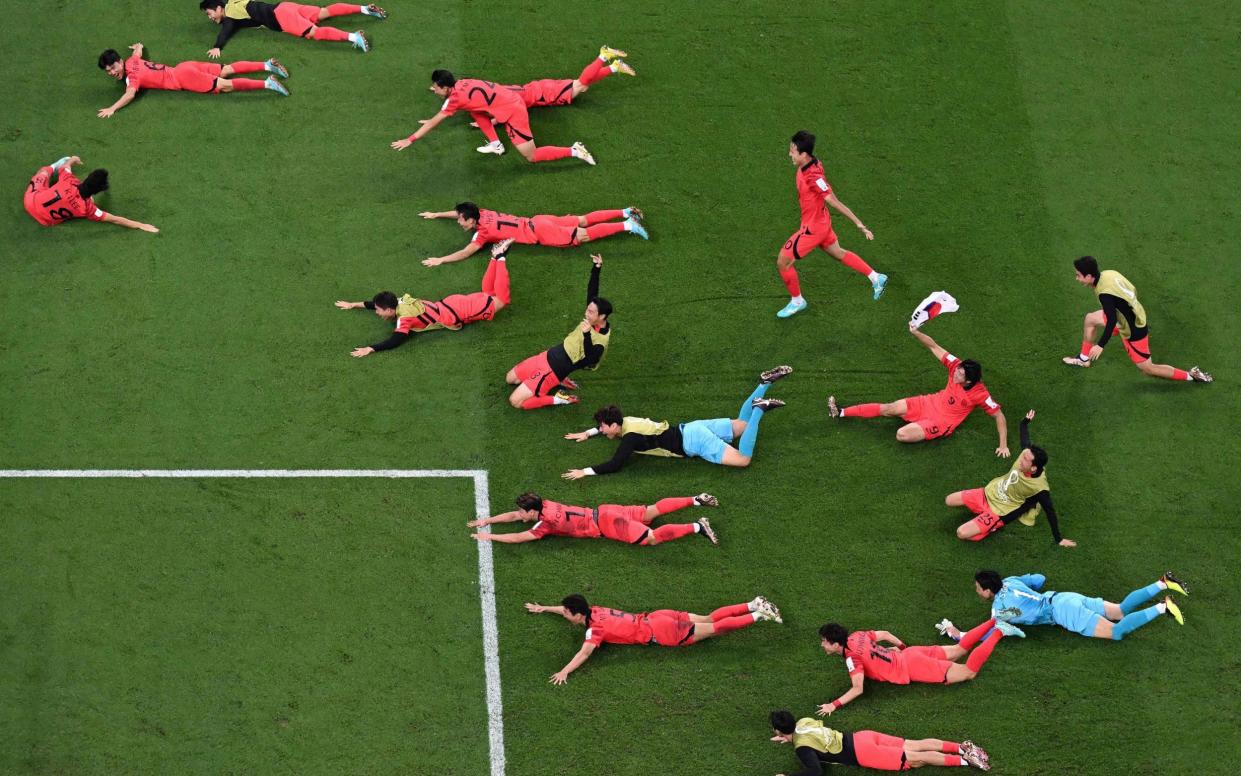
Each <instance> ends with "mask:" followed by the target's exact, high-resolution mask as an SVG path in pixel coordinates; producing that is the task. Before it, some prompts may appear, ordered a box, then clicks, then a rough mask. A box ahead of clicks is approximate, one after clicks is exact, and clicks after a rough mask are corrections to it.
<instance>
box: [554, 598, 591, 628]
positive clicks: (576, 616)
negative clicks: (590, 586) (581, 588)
mask: <svg viewBox="0 0 1241 776" xmlns="http://www.w3.org/2000/svg"><path fill="white" fill-rule="evenodd" d="M560 605H561V606H563V607H564V618H565V619H566V620H568V621H569V622H571V623H573V624H574V625H585V624H586V622H587V621H588V620H590V604H588V603H586V597H585V596H583V595H582V594H581V593H574V594H573V595H567V596H565V597H564V600H563V601H561V602H560Z"/></svg>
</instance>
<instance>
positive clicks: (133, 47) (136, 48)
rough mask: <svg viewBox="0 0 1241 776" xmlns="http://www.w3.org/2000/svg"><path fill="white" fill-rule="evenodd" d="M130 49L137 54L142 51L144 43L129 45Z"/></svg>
mask: <svg viewBox="0 0 1241 776" xmlns="http://www.w3.org/2000/svg"><path fill="white" fill-rule="evenodd" d="M129 50H130V51H132V52H134V53H135V54H136V53H138V52H139V51H142V44H141V43H135V44H133V45H131V46H130V47H129Z"/></svg>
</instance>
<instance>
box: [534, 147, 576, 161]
mask: <svg viewBox="0 0 1241 776" xmlns="http://www.w3.org/2000/svg"><path fill="white" fill-rule="evenodd" d="M570 156H573V149H572V148H569V147H568V146H539V147H538V148H536V149H534V161H536V162H550V161H554V160H556V159H565V158H568V157H570Z"/></svg>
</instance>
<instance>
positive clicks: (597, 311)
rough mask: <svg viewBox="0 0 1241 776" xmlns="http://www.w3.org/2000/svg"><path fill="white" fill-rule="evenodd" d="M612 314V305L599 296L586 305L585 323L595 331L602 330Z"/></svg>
mask: <svg viewBox="0 0 1241 776" xmlns="http://www.w3.org/2000/svg"><path fill="white" fill-rule="evenodd" d="M611 314H612V303H611V302H609V301H608V300H606V299H604V298H603V297H601V296H596V297H595V298H594V299H591V300H590V304H588V305H586V322H587V323H589V324H590V325H591V326H594V327H595V328H596V329H598V328H602V327H603V326H604V325H606V324H607V322H608V316H609V315H611Z"/></svg>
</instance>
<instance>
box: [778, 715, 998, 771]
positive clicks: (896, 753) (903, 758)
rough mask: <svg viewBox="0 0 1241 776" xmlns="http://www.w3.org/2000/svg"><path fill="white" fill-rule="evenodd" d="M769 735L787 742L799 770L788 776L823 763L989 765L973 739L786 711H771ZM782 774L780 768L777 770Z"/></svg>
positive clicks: (902, 767)
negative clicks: (883, 729)
mask: <svg viewBox="0 0 1241 776" xmlns="http://www.w3.org/2000/svg"><path fill="white" fill-rule="evenodd" d="M771 728H772V730H773V731H775V735H774V736H772V737H771V740H772V741H776V742H778V743H781V744H792V745H793V754H795V755H796V756H797V760H798V762H800V763H801V766H802V768H801V770H799V771H798V772H797V773H794V774H792V775H791V776H822V774H823V773H825V772H826V769H825V768H824V767H823V766H824V765H856V766H860V767H862V768H873V769H875V770H877V771H907V770H909V769H910V768H921V767H922V766H924V765H946V766H959V765H972V766H974V767H975V768H978V769H979V770H983V771H989V770H991V758H990V757H989V756H988V755H987V753H986V752H985V751H984V750H983V749H982V748H981V747H978V746H976V745H975V744H974V743H973V742H970V741H962V742H961V743H959V744H958V743H956V742H954V741H941V740H940V739H938V738H920V739H909V738H900V737H899V736H889V735H886V734H884V733H876V732H875V731H873V730H858V731H857V732H854V733H845V732H843V731H840V730H833V729H832V728H829V727H827V726H826V725H824V724H823V723H822V722H820V721H819V720H817V719H815V718H813V717H803V718H802V719H799V720H794V719H793V714H792V713H791V712H788V711H773V712H771ZM780 776H784V774H780Z"/></svg>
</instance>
